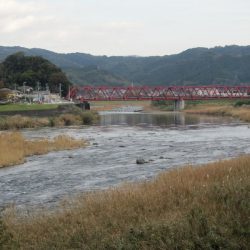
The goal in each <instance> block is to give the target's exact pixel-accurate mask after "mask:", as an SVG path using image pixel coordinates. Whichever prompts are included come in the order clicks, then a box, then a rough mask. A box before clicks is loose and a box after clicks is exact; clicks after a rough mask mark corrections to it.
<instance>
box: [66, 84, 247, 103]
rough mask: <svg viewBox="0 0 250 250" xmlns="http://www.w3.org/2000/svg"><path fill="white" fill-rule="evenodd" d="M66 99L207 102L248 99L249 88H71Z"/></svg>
mask: <svg viewBox="0 0 250 250" xmlns="http://www.w3.org/2000/svg"><path fill="white" fill-rule="evenodd" d="M68 98H69V99H73V100H78V101H82V102H83V101H130V100H152V101H157V100H209V99H246V98H250V86H165V87H157V86H156V87H150V86H133V87H132V86H129V87H96V86H95V87H94V86H73V87H71V88H70V91H69V93H68Z"/></svg>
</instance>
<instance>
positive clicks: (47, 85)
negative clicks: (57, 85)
mask: <svg viewBox="0 0 250 250" xmlns="http://www.w3.org/2000/svg"><path fill="white" fill-rule="evenodd" d="M46 91H47V92H49V84H48V83H46Z"/></svg>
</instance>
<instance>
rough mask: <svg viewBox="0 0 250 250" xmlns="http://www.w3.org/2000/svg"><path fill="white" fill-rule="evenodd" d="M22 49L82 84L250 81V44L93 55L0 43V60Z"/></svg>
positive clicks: (167, 83)
mask: <svg viewBox="0 0 250 250" xmlns="http://www.w3.org/2000/svg"><path fill="white" fill-rule="evenodd" d="M19 51H22V52H24V53H25V54H26V55H36V56H42V57H44V58H45V59H47V60H49V61H51V62H52V63H54V64H55V65H57V66H58V67H60V68H62V70H63V71H64V72H65V73H66V75H67V76H68V78H69V79H70V80H71V81H72V82H74V83H75V84H80V85H87V84H92V85H114V86H115V85H128V84H131V83H132V82H133V83H134V84H140V85H201V84H202V85H208V84H229V85H235V84H247V83H250V46H237V45H232V46H225V47H214V48H211V49H208V48H203V47H199V48H193V49H188V50H186V51H183V52H181V53H179V54H175V55H166V56H150V57H137V56H110V57H108V56H93V55H90V54H85V53H68V54H61V53H55V52H52V51H48V50H44V49H36V48H35V49H27V48H23V47H3V46H0V61H3V60H4V59H5V58H6V57H7V56H8V55H10V54H13V53H16V52H19Z"/></svg>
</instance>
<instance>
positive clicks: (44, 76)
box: [0, 52, 71, 96]
mask: <svg viewBox="0 0 250 250" xmlns="http://www.w3.org/2000/svg"><path fill="white" fill-rule="evenodd" d="M0 82H2V83H3V85H4V87H8V88H14V86H15V85H16V86H22V85H23V83H25V84H26V85H28V86H31V87H33V88H34V89H36V86H37V83H39V84H40V87H41V88H42V89H45V87H46V85H48V87H49V89H50V91H51V92H59V85H60V84H61V86H62V94H63V95H64V96H65V95H66V94H67V91H68V88H69V86H70V85H71V82H70V81H69V80H68V79H67V77H66V75H65V74H64V73H63V72H62V71H61V69H60V68H58V67H57V66H56V65H54V64H52V63H51V62H50V61H48V60H46V59H44V58H42V57H40V56H25V55H24V53H22V52H18V53H15V54H13V55H10V56H8V57H7V58H6V59H5V60H4V61H3V63H1V64H0Z"/></svg>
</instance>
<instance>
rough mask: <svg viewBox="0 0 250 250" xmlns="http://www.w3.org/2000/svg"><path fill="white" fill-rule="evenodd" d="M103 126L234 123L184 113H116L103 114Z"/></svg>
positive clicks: (228, 119)
mask: <svg viewBox="0 0 250 250" xmlns="http://www.w3.org/2000/svg"><path fill="white" fill-rule="evenodd" d="M100 114H101V121H100V125H101V126H112V125H123V126H144V127H146V126H160V127H165V126H166V127H169V126H179V125H182V126H184V125H194V124H200V123H214V124H222V123H229V122H232V119H231V118H228V117H227V118H221V117H220V118H218V117H208V116H195V115H193V116H192V115H185V114H184V113H178V112H176V113H174V112H171V113H170V112H169V113H160V114H159V113H158V114H157V113H156V114H154V113H116V112H102V113H100Z"/></svg>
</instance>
